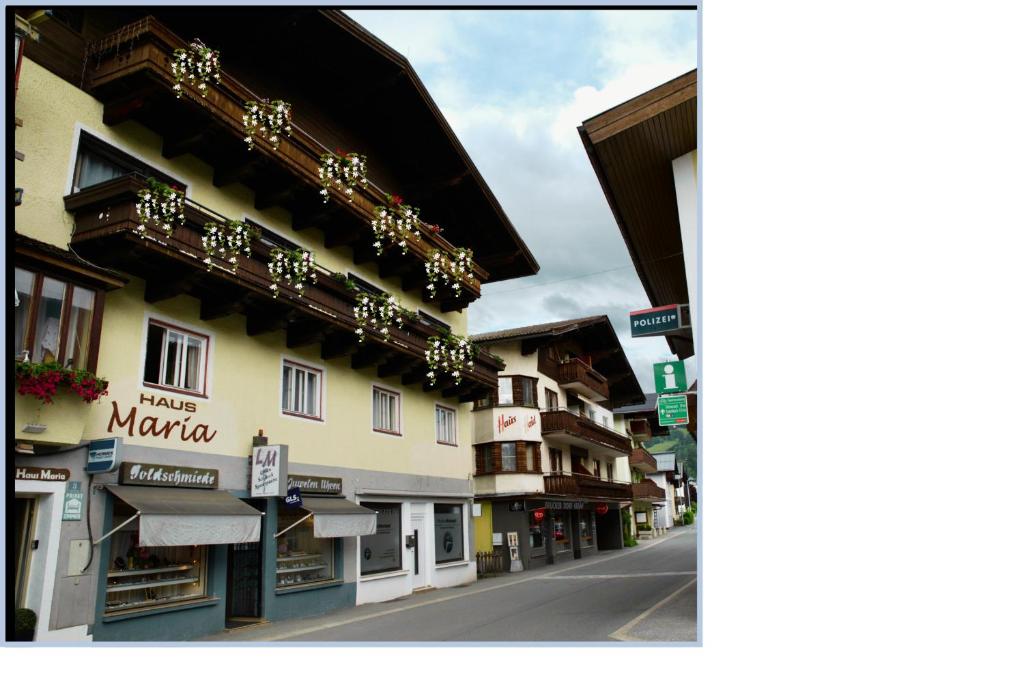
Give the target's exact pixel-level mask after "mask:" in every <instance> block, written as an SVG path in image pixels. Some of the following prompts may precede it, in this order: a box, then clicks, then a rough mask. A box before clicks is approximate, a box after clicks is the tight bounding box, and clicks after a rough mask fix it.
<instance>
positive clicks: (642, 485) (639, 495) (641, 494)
mask: <svg viewBox="0 0 1024 685" xmlns="http://www.w3.org/2000/svg"><path fill="white" fill-rule="evenodd" d="M632 488H633V499H665V488H659V487H658V486H657V485H656V484H655V482H654V481H653V480H651V479H650V478H644V479H643V480H642V481H640V482H639V483H633V484H632Z"/></svg>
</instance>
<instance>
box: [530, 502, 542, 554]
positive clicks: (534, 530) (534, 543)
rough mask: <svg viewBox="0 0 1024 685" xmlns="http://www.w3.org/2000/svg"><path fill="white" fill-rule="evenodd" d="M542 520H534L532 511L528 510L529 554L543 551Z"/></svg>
mask: <svg viewBox="0 0 1024 685" xmlns="http://www.w3.org/2000/svg"><path fill="white" fill-rule="evenodd" d="M543 523H544V520H543V519H541V520H540V521H538V520H536V519H535V518H534V517H533V512H530V535H529V537H530V552H531V555H535V554H534V553H536V552H543V551H544V528H543V527H542V526H543Z"/></svg>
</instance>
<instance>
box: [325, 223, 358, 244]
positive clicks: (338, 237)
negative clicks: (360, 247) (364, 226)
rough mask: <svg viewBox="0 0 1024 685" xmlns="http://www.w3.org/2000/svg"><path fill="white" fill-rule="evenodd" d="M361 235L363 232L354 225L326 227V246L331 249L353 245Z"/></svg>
mask: <svg viewBox="0 0 1024 685" xmlns="http://www.w3.org/2000/svg"><path fill="white" fill-rule="evenodd" d="M361 237H362V233H361V232H360V231H359V230H358V229H356V228H354V227H352V226H329V227H327V228H325V229H324V247H326V248H328V249H331V248H335V247H341V246H343V245H351V244H352V243H354V242H356V241H357V240H359V238H361Z"/></svg>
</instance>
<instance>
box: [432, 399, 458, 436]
mask: <svg viewBox="0 0 1024 685" xmlns="http://www.w3.org/2000/svg"><path fill="white" fill-rule="evenodd" d="M434 425H435V426H436V428H437V441H438V442H439V443H441V444H442V445H454V444H456V442H455V410H453V409H449V408H448V407H442V406H441V405H440V404H438V405H435V407H434Z"/></svg>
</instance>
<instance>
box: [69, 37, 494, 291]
mask: <svg viewBox="0 0 1024 685" xmlns="http://www.w3.org/2000/svg"><path fill="white" fill-rule="evenodd" d="M186 47H187V44H186V43H185V41H183V40H182V39H181V38H179V37H178V36H177V35H175V34H174V33H173V32H171V31H170V30H169V29H168V28H166V27H165V26H164V25H163V24H161V23H160V22H158V21H157V20H156V19H154V18H153V17H145V18H143V19H141V20H139V21H137V22H134V23H132V24H129V25H127V26H124V27H122V28H121V29H119V30H118V31H116V32H114V33H112V34H110V35H108V36H106V37H105V38H103V39H101V40H99V41H96V42H94V43H92V44H90V45H89V46H88V48H87V51H86V52H87V56H86V60H85V63H84V64H83V65H82V68H83V83H84V88H85V90H86V91H87V92H89V93H90V94H91V95H93V96H94V97H95V98H97V99H98V100H100V101H101V102H102V103H103V105H104V107H103V122H104V123H105V124H107V125H109V126H113V125H116V124H119V123H121V122H124V121H128V120H133V121H136V122H138V123H140V124H142V125H143V126H145V127H146V128H149V129H150V130H153V131H155V132H156V133H158V134H159V135H160V136H162V138H163V148H162V152H163V155H164V157H167V158H174V157H178V156H180V155H183V154H186V153H191V154H193V155H195V156H196V157H198V158H199V159H201V160H202V161H204V162H205V163H207V164H209V165H210V166H211V167H212V168H213V170H214V172H213V185H214V186H216V187H218V188H219V187H222V186H224V185H227V184H229V183H234V182H238V183H242V184H245V185H247V186H249V187H250V188H252V190H253V191H254V194H255V206H256V208H257V209H265V208H267V207H270V206H275V205H276V206H280V207H284V208H285V209H287V210H288V211H289V212H290V213H291V216H292V228H294V229H295V230H298V231H302V230H306V229H309V228H318V229H320V230H321V231H322V232H323V241H324V247H326V248H334V247H338V246H349V247H351V248H352V250H353V254H354V261H355V263H356V264H359V263H362V262H368V261H375V262H377V264H378V266H379V269H380V276H381V277H382V278H389V277H393V276H399V277H401V279H402V288H403V289H404V290H414V289H417V288H421V289H424V290H423V293H424V297H426V296H427V295H428V293H427V291H426V290H425V286H426V283H427V276H426V272H425V268H424V262H425V261H426V260H427V259H428V257H429V255H430V254H431V252H432V251H433V250H434V249H440V250H442V251H443V252H446V253H448V254H449V255H452V254H453V253H454V251H455V247H454V246H453V245H452V244H451V243H449V242H448V241H447V240H445V239H444V238H442V237H441V236H440V235H438V234H436V233H433V232H431V231H430V230H429V229H427V228H426V227H425V226H424V227H422V230H421V231H420V237H419V238H418V239H413V240H411V241H409V244H408V248H409V249H408V253H407V254H405V255H403V254H401V250H400V249H399V248H398V247H389V248H387V249H386V250H385V252H384V254H383V255H382V256H380V255H377V252H376V248H375V247H374V245H373V242H374V240H375V238H374V236H373V232H372V230H371V228H370V221H371V220H372V219H373V217H374V210H375V207H377V206H378V205H386V204H387V201H386V198H385V192H384V190H383V189H381V188H379V187H377V186H375V185H374V184H373V183H372V182H371V183H369V184H368V185H367V187H366V188H357V189H356V190H355V191H354V193H353V195H352V197H351V198H348V197H346V196H345V195H344V194H343V193H342V192H341V191H339V190H337V189H335V188H331V189H330V190H329V196H330V198H329V201H328V202H327V203H326V204H325V203H324V201H323V197H322V196H321V194H320V191H321V184H320V171H319V170H320V157H321V155H323V154H324V153H328V152H330V150H329V149H328V148H327V147H326V146H325V145H323V144H322V143H321V142H319V141H318V140H316V139H315V138H314V137H313V136H312V135H310V134H309V133H308V132H307V131H305V130H303V129H302V127H300V126H298V125H297V124H295V123H294V122H293V123H292V133H291V135H290V136H287V135H282V136H281V138H280V141H279V145H278V147H277V148H276V149H275V148H274V147H273V146H272V145H271V144H270V143H269V142H267V141H266V140H264V139H263V138H261V137H259V136H256V137H255V138H254V141H253V142H254V145H255V149H254V150H252V151H250V150H248V149H247V146H246V144H245V143H244V142H243V139H244V138H245V135H246V134H245V128H244V126H243V123H242V116H243V113H244V106H245V103H246V102H248V101H259V100H261V99H262V98H261V96H260V94H257V93H254V92H252V91H251V90H249V89H248V88H247V87H246V86H245V85H244V84H242V83H241V82H239V81H238V80H236V79H235V78H233V77H232V76H231V75H230V74H228V73H226V72H224V71H221V74H220V76H221V78H220V81H219V82H211V83H210V84H209V87H208V89H207V92H206V97H200V96H199V94H198V91H196V90H195V88H193V86H191V85H190V84H188V83H187V82H185V83H183V88H184V95H183V96H182V97H181V98H176V97H175V92H174V86H175V84H176V79H175V76H174V74H173V72H172V70H171V61H172V57H173V55H174V51H175V49H178V48H186ZM263 95H268V94H263ZM371 172H372V162H371ZM395 190H397V189H395ZM487 278H488V273H487V271H486V270H484V269H483V268H482V267H480V266H479V265H476V264H474V266H473V273H472V277H471V278H470V277H467V278H465V279H464V280H463V282H462V291H461V295H458V296H455V295H453V294H452V293H451V291H449V290H447V289H446V288H442V291H445V292H443V293H442V298H441V301H440V306H441V309H442V311H453V310H456V309H462V308H463V307H465V306H466V305H467V304H468V303H469V302H471V301H473V300H475V299H477V298H479V297H480V284H481V283H482V282H485V281H486V280H487Z"/></svg>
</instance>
